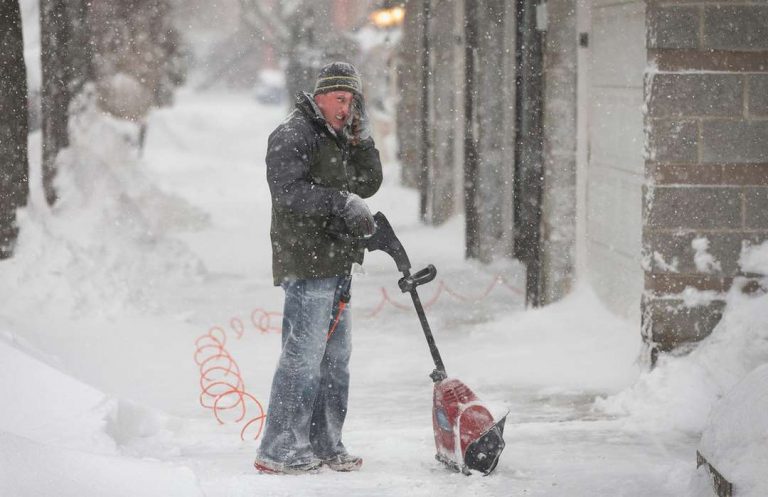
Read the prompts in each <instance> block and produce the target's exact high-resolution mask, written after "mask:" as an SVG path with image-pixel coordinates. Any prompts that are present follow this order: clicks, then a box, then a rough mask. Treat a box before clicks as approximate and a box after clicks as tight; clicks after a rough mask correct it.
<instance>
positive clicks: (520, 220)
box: [399, 0, 768, 351]
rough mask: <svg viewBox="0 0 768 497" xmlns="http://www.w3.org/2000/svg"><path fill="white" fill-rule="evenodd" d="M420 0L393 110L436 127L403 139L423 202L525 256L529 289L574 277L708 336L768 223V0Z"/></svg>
mask: <svg viewBox="0 0 768 497" xmlns="http://www.w3.org/2000/svg"><path fill="white" fill-rule="evenodd" d="M406 8H407V14H406V17H407V18H408V17H410V19H407V20H406V28H405V29H406V32H405V34H404V37H403V42H404V43H403V46H402V47H401V51H402V52H403V56H402V58H403V60H408V61H410V62H409V64H408V67H409V68H410V69H409V70H410V73H411V75H412V76H413V77H412V78H411V80H408V79H407V77H405V78H404V79H403V81H402V82H403V83H405V84H404V85H403V86H401V90H402V92H403V97H402V99H401V106H400V109H399V114H400V115H410V116H411V118H412V117H413V116H425V120H424V121H423V122H426V123H427V124H428V128H429V130H428V131H427V132H426V134H425V135H424V136H423V137H422V138H421V139H416V140H412V141H411V142H409V143H407V144H406V145H407V147H406V153H405V154H404V155H403V156H402V157H401V158H402V160H403V166H404V177H405V178H410V181H411V184H414V185H416V186H418V187H419V188H420V189H421V190H422V201H423V208H422V211H423V213H424V212H426V213H428V214H429V215H427V216H425V221H427V222H434V223H440V222H442V221H443V220H445V219H446V218H447V217H449V216H450V215H452V214H454V213H457V212H464V213H465V215H466V219H467V234H466V238H467V255H468V256H469V257H475V258H478V259H481V260H489V259H492V258H494V257H498V256H502V257H504V256H506V257H509V256H514V257H517V258H519V259H521V260H522V261H523V262H525V263H526V265H527V267H528V281H527V290H528V293H529V302H530V303H531V304H533V305H540V304H546V303H549V302H553V301H555V300H558V299H559V298H561V297H562V296H564V295H565V294H567V293H568V292H569V291H570V290H571V289H572V288H573V286H574V282H575V281H576V279H577V278H578V279H579V280H581V281H586V282H588V283H589V284H590V286H591V287H592V288H593V289H594V290H595V292H596V293H597V295H599V296H600V298H601V300H603V302H604V303H605V304H606V305H607V306H608V307H609V308H610V309H612V310H613V311H614V312H616V313H617V314H619V315H622V316H625V317H626V318H628V319H631V320H634V321H636V322H637V324H638V330H642V333H643V336H644V338H645V341H646V343H647V344H648V345H649V350H651V351H670V350H673V349H676V348H679V347H681V346H683V345H685V344H689V343H693V342H695V341H697V340H700V339H701V338H703V337H705V336H707V335H708V334H709V333H710V332H711V330H712V329H713V328H714V326H715V325H716V324H717V322H718V321H719V319H720V316H721V313H722V309H723V306H724V298H725V293H726V292H727V291H728V289H729V288H730V287H731V286H732V284H733V283H734V281H739V282H743V281H746V280H745V279H744V278H746V279H747V280H748V278H749V276H750V275H748V274H743V273H742V272H741V271H740V268H739V266H738V260H739V257H740V254H741V251H742V249H743V248H744V247H745V246H748V245H750V244H758V243H761V242H763V241H765V240H766V239H768V5H766V4H765V3H764V2H763V3H761V2H751V1H740V0H735V1H727V2H725V1H702V0H694V1H681V0H645V1H642V0H548V1H547V2H541V1H535V0H478V1H473V2H468V1H466V2H462V1H458V0H457V1H455V2H438V1H435V0H411V1H408V2H407V3H406ZM424 16H427V17H426V18H425V17H424ZM436 20H439V22H436ZM409 29H410V34H409V31H408V30H409ZM425 36H426V38H427V39H426V41H425V40H424V37H425ZM409 40H417V41H418V43H416V44H408V41H409ZM425 54H426V56H425ZM423 61H426V64H427V65H426V69H424V67H422V68H421V69H420V70H414V67H416V68H418V67H420V66H418V65H417V64H418V63H419V62H423ZM401 73H402V71H401ZM438 78H439V83H437V84H436V83H435V81H437V80H438ZM425 81H426V84H425V83H424V82H425ZM425 88H426V91H425ZM425 99H426V100H425ZM425 101H426V105H425V104H424V102H425ZM459 103H461V105H459ZM409 113H410V114H409ZM411 122H413V119H411ZM457 143H459V144H460V145H461V146H460V147H457V146H456V144H457ZM414 178H416V179H414ZM419 178H421V179H419ZM457 182H458V183H459V184H460V185H461V187H462V188H458V187H457ZM458 192H460V193H458ZM737 278H741V279H737ZM739 284H740V285H742V284H743V283H739ZM746 287H747V288H748V287H749V285H746Z"/></svg>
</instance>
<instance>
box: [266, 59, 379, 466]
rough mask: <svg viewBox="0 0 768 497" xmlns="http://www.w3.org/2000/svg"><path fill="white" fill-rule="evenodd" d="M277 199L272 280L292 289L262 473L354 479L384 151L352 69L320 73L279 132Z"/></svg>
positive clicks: (273, 162)
mask: <svg viewBox="0 0 768 497" xmlns="http://www.w3.org/2000/svg"><path fill="white" fill-rule="evenodd" d="M266 162H267V180H268V181H269V188H270V192H271V194H272V228H271V233H270V234H271V238H272V273H273V277H274V283H275V285H281V286H282V287H283V289H284V290H285V304H284V309H283V330H282V345H283V349H282V353H281V356H280V360H279V362H278V366H277V370H276V372H275V376H274V379H273V381H272V392H271V395H270V400H269V409H268V412H267V422H266V427H265V430H264V434H263V438H262V442H261V446H260V447H259V453H258V456H257V458H256V461H255V463H254V465H255V467H256V469H257V470H259V471H261V472H264V473H274V474H302V473H307V472H314V471H316V470H317V469H318V468H320V466H323V465H324V466H327V467H329V468H331V469H333V470H336V471H354V470H357V469H359V468H360V466H361V465H362V459H361V458H359V457H356V456H352V455H350V454H349V453H347V451H346V449H345V447H344V444H343V443H342V441H341V430H342V426H343V424H344V418H345V416H346V413H347V395H348V389H349V369H348V363H349V357H350V353H351V341H350V340H351V337H350V332H351V323H350V317H349V310H348V308H346V307H345V306H344V305H343V304H342V303H341V300H342V296H346V299H344V300H345V301H346V300H348V292H349V285H350V279H351V277H350V270H351V266H352V263H353V262H358V263H362V260H363V247H362V244H361V242H360V240H361V238H362V237H365V236H368V235H371V234H373V231H374V229H375V225H374V222H373V217H372V216H371V212H370V210H369V209H368V207H367V205H366V204H365V201H363V200H362V198H367V197H370V196H371V195H373V194H374V193H375V192H376V191H377V190H378V189H379V186H380V185H381V179H382V175H381V162H380V161H379V152H378V150H376V147H375V145H374V143H373V139H372V138H371V136H370V131H369V127H368V122H367V118H366V114H365V107H364V105H363V95H362V83H361V81H360V75H359V74H358V72H357V70H356V69H355V68H354V67H353V66H352V65H351V64H348V63H343V62H334V63H331V64H328V65H326V66H325V67H323V68H322V69H321V71H320V73H319V75H318V78H317V82H316V85H315V90H314V94H312V95H310V94H309V93H302V94H299V95H298V96H297V100H296V108H295V109H294V110H293V112H292V113H291V114H290V115H289V116H288V118H286V120H285V121H284V122H283V123H282V124H281V125H280V126H278V127H277V129H275V131H273V132H272V134H271V135H270V137H269V145H268V150H267V158H266Z"/></svg>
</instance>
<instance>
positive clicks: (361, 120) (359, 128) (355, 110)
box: [347, 95, 371, 145]
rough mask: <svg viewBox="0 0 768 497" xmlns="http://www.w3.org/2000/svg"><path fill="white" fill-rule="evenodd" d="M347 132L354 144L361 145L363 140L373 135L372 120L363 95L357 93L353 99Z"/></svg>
mask: <svg viewBox="0 0 768 497" xmlns="http://www.w3.org/2000/svg"><path fill="white" fill-rule="evenodd" d="M347 132H348V136H347V138H348V139H349V141H350V142H351V143H352V144H353V145H359V144H360V142H361V141H364V140H367V139H368V138H370V137H371V122H370V120H369V119H368V112H367V111H366V109H365V100H364V99H363V97H362V95H355V97H354V99H353V100H352V109H351V112H350V123H349V126H348V127H347Z"/></svg>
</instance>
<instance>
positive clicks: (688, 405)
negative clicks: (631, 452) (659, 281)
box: [596, 243, 768, 433]
mask: <svg viewBox="0 0 768 497" xmlns="http://www.w3.org/2000/svg"><path fill="white" fill-rule="evenodd" d="M741 264H742V269H743V270H744V271H749V272H751V273H756V274H762V275H768V243H764V244H763V245H761V246H755V247H750V246H745V247H744V249H743V251H742V257H741ZM747 281H748V280H746V279H745V278H736V280H735V281H734V284H733V287H732V288H731V290H730V291H729V293H728V295H727V296H726V308H725V311H724V314H723V318H722V320H721V321H720V323H719V324H718V325H717V327H716V328H715V330H714V331H713V332H712V334H711V335H710V336H709V337H707V338H706V339H705V340H704V341H702V343H701V344H699V345H698V346H697V347H696V349H694V350H693V352H691V353H690V354H688V355H687V356H684V357H674V356H662V357H661V358H660V360H659V362H658V364H657V366H656V368H654V369H653V370H652V371H649V372H647V373H644V374H643V375H642V376H641V378H640V379H639V380H638V382H637V383H636V384H635V385H633V386H632V387H631V388H629V389H627V390H625V391H624V392H621V393H620V394H618V395H616V396H613V397H609V398H606V399H601V400H599V401H598V402H597V404H596V407H597V408H598V409H600V410H603V411H606V412H608V413H612V414H621V415H629V418H628V420H627V422H628V423H630V424H636V425H637V426H638V427H642V428H646V429H651V430H684V431H688V432H693V433H697V432H701V430H702V429H703V428H704V426H705V422H706V419H707V414H708V413H709V411H710V408H711V407H712V405H713V404H714V403H715V401H717V400H718V399H719V398H721V397H722V396H723V395H724V394H725V393H726V392H728V390H730V389H731V388H732V387H733V386H734V385H735V384H736V383H737V382H738V381H739V380H740V379H742V378H744V377H745V376H746V375H747V374H748V373H749V372H751V371H752V370H754V369H755V368H756V367H757V366H760V365H761V364H765V363H766V362H768V294H767V293H766V292H765V290H764V289H765V288H768V279H763V281H762V286H763V290H761V291H759V292H756V293H752V294H750V293H745V291H744V287H745V285H746V283H747Z"/></svg>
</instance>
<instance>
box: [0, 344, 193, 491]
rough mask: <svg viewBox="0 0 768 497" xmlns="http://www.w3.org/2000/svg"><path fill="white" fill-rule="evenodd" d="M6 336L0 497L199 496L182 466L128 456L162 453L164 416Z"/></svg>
mask: <svg viewBox="0 0 768 497" xmlns="http://www.w3.org/2000/svg"><path fill="white" fill-rule="evenodd" d="M9 338H12V335H11V334H10V333H8V332H5V333H3V334H2V335H1V336H0V395H1V396H2V398H3V399H4V400H5V401H6V407H5V408H3V409H1V410H0V495H4V496H5V495H8V496H11V495H13V496H16V497H25V496H29V497H36V496H40V495H58V496H70V495H71V496H77V497H89V496H101V495H115V496H132V497H137V496H154V495H178V496H194V495H200V490H199V489H198V487H197V482H196V478H195V477H194V475H193V473H192V471H191V470H189V469H188V468H184V467H178V466H175V465H172V464H166V463H160V462H157V461H156V460H155V461H147V460H139V459H135V458H134V457H130V456H142V455H145V454H152V455H153V456H154V457H157V455H158V454H161V455H168V453H169V450H170V449H171V448H173V444H172V443H168V442H169V439H170V438H171V436H172V434H171V432H170V430H169V429H168V425H169V423H170V422H172V421H173V420H172V418H169V417H168V416H165V415H163V414H162V413H159V412H156V411H153V410H150V409H146V408H143V407H140V406H136V405H133V404H130V403H127V402H125V401H117V400H115V399H110V398H108V397H107V396H105V395H104V394H103V393H102V392H100V391H98V390H96V389H94V388H92V387H90V386H88V385H85V384H84V383H81V382H79V381H77V380H76V379H74V378H72V377H70V376H67V375H65V374H63V373H61V372H60V371H58V370H56V369H54V368H53V367H51V366H48V365H47V364H44V363H42V362H40V361H38V360H36V359H33V358H31V357H30V356H28V355H27V354H25V353H24V352H22V351H20V350H18V349H17V348H16V347H14V346H13V345H12V344H11V343H9V342H7V341H6V340H7V339H9ZM126 455H128V456H129V457H126Z"/></svg>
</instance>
